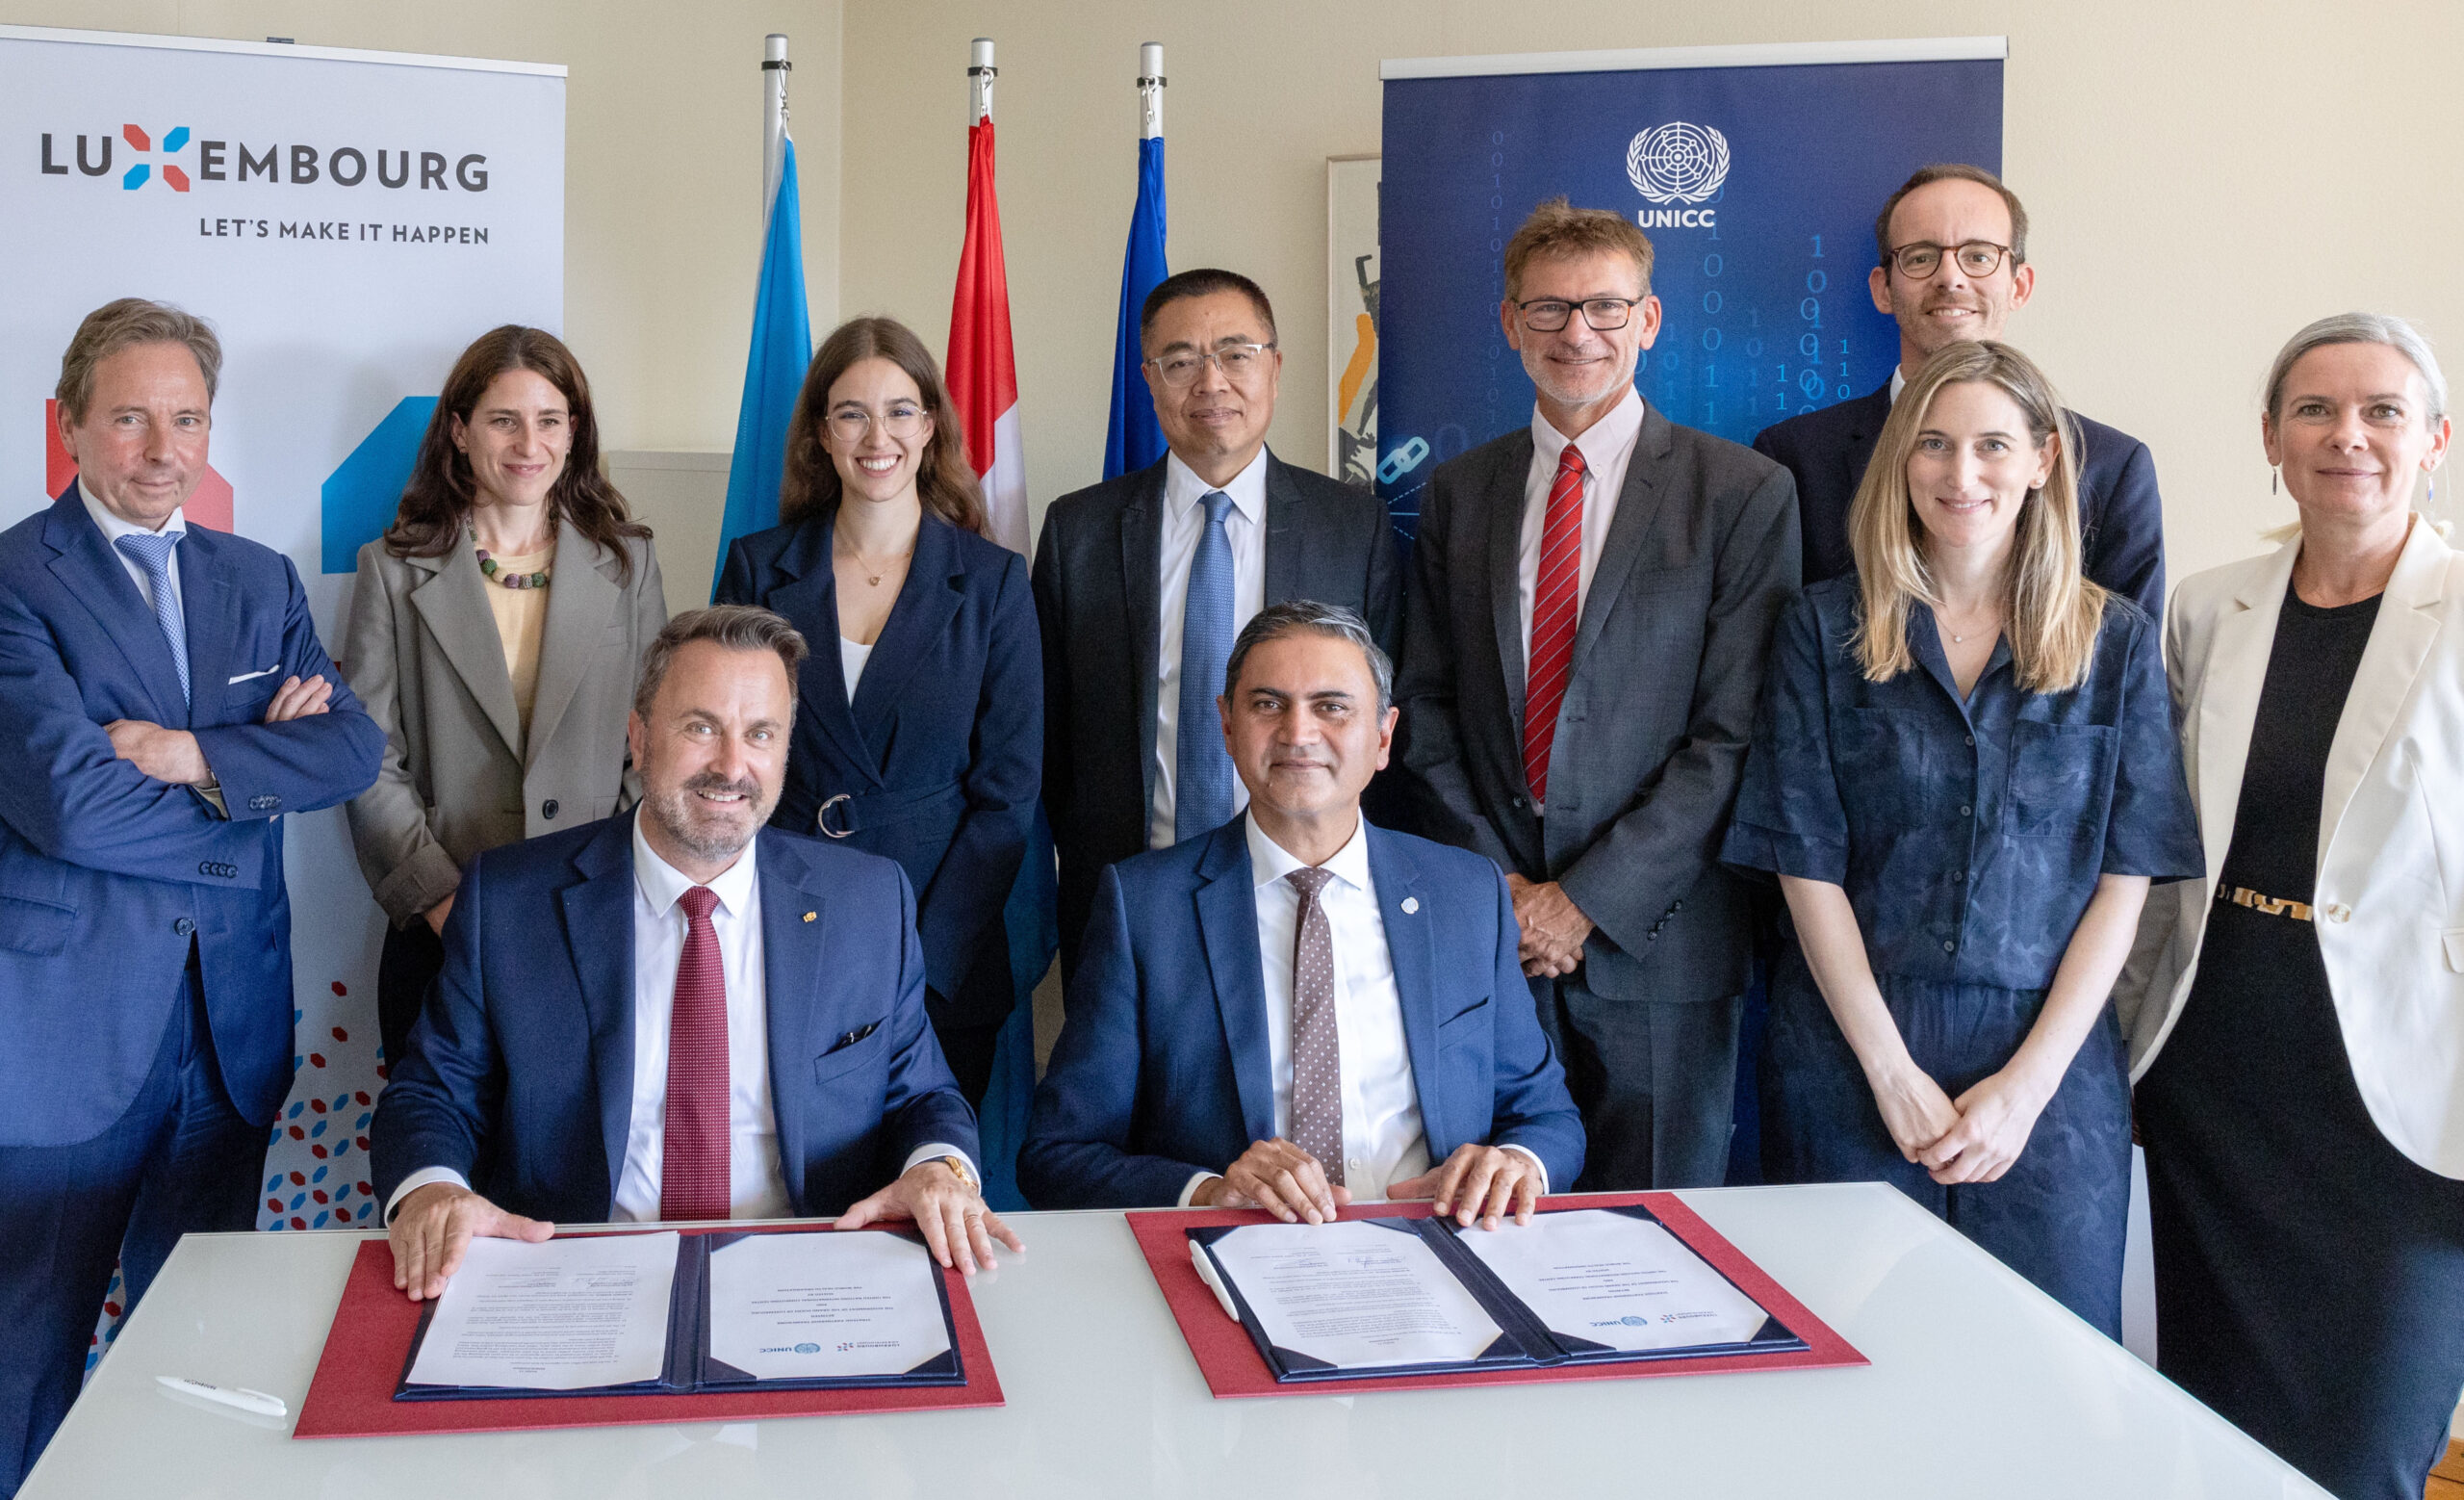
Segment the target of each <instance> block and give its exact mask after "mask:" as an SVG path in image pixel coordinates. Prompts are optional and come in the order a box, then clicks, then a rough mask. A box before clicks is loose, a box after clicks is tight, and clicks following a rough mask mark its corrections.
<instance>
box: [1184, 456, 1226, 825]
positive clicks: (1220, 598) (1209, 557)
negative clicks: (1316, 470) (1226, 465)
mask: <svg viewBox="0 0 2464 1500" xmlns="http://www.w3.org/2000/svg"><path fill="white" fill-rule="evenodd" d="M1199 504H1203V505H1205V506H1206V531H1205V533H1204V534H1203V535H1201V536H1199V537H1198V539H1197V556H1195V557H1193V558H1192V559H1191V560H1190V594H1189V600H1188V602H1187V603H1186V604H1185V605H1184V606H1183V607H1182V609H1181V707H1180V717H1179V718H1178V719H1177V720H1175V721H1174V728H1173V737H1174V740H1175V743H1174V745H1173V747H1172V748H1173V761H1174V766H1173V780H1172V837H1173V839H1175V840H1189V839H1194V838H1196V837H1197V836H1198V835H1200V834H1203V833H1211V832H1213V831H1214V830H1216V829H1218V828H1220V827H1222V826H1223V825H1224V824H1225V823H1228V822H1230V821H1231V820H1232V757H1231V756H1230V755H1229V754H1228V753H1226V752H1225V750H1224V748H1223V735H1222V733H1221V730H1220V728H1219V724H1220V720H1219V717H1218V715H1217V713H1216V709H1215V700H1216V699H1217V698H1219V697H1220V696H1221V695H1222V693H1223V665H1224V662H1225V661H1226V660H1227V659H1230V657H1231V655H1232V538H1231V537H1230V536H1229V535H1227V534H1226V533H1225V532H1224V530H1223V518H1224V517H1225V516H1226V515H1228V514H1230V512H1231V509H1232V497H1231V496H1229V495H1226V494H1224V493H1223V492H1222V491H1221V490H1209V491H1207V492H1206V498H1205V499H1204V500H1203V501H1201V502H1199Z"/></svg>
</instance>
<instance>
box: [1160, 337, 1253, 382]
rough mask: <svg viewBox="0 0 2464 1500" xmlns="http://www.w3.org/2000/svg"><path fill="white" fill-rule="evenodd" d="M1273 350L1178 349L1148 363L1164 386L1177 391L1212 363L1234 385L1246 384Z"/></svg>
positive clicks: (1238, 347)
mask: <svg viewBox="0 0 2464 1500" xmlns="http://www.w3.org/2000/svg"><path fill="white" fill-rule="evenodd" d="M1273 351H1274V346H1273V345H1271V344H1225V345H1221V346H1219V347H1218V348H1216V349H1207V350H1204V351H1200V350H1198V349H1176V350H1174V351H1173V352H1171V353H1169V354H1162V355H1158V356H1157V357H1155V358H1153V359H1150V360H1148V361H1147V362H1146V363H1147V364H1148V365H1150V366H1152V367H1153V369H1154V371H1155V373H1156V374H1157V375H1162V376H1163V377H1164V383H1165V384H1166V385H1168V386H1172V387H1174V388H1175V389H1177V388H1179V387H1181V386H1184V385H1187V384H1189V383H1190V382H1191V381H1192V380H1194V379H1196V378H1197V373H1198V371H1199V370H1200V369H1201V368H1202V367H1204V366H1205V365H1206V364H1208V363H1209V362H1212V363H1213V364H1214V366H1215V368H1216V369H1218V370H1220V371H1222V372H1223V378H1225V379H1226V380H1229V381H1231V382H1232V383H1233V384H1234V385H1245V384H1247V383H1248V381H1249V379H1250V378H1251V377H1252V376H1254V375H1256V374H1257V373H1258V372H1259V371H1260V370H1263V369H1265V368H1266V359H1267V355H1269V354H1270V353H1272V352H1273Z"/></svg>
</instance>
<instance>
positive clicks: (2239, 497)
mask: <svg viewBox="0 0 2464 1500" xmlns="http://www.w3.org/2000/svg"><path fill="white" fill-rule="evenodd" d="M977 35H988V36H991V37H993V38H995V39H997V40H998V41H999V43H1000V49H1001V55H1000V62H1001V83H1000V93H999V95H998V99H997V110H996V118H997V119H998V121H999V123H1000V129H1001V150H1002V160H1001V191H1002V211H1003V216H1004V228H1005V230H1006V233H1007V249H1008V253H1009V266H1010V278H1011V294H1012V298H1013V302H1012V310H1013V316H1014V320H1015V323H1016V331H1017V340H1018V351H1019V360H1020V365H1019V372H1018V381H1019V388H1020V402H1021V405H1022V407H1023V416H1024V420H1025V436H1026V450H1027V473H1028V479H1029V486H1030V493H1031V494H1032V496H1033V498H1034V501H1035V503H1036V504H1037V506H1038V509H1039V513H1040V507H1041V505H1042V504H1043V503H1044V502H1046V501H1048V500H1050V499H1051V498H1052V497H1053V496H1054V495H1056V494H1060V493H1063V492H1065V491H1066V490H1068V489H1070V488H1073V487H1075V486H1077V485H1080V484H1084V483H1088V482H1090V481H1091V480H1093V479H1094V478H1096V477H1097V474H1098V470H1099V468H1100V460H1101V456H1102V451H1103V436H1104V417H1105V407H1104V392H1105V381H1106V378H1107V376H1108V373H1109V371H1110V368H1111V357H1112V355H1111V349H1112V337H1113V319H1114V306H1115V302H1116V299H1117V297H1118V295H1119V275H1120V258H1121V243H1122V239H1123V236H1124V234H1125V232H1126V229H1127V226H1128V217H1129V206H1130V200H1131V196H1132V194H1133V193H1134V190H1135V185H1134V183H1133V181H1132V163H1133V145H1132V139H1131V138H1132V136H1133V134H1134V131H1135V123H1136V114H1135V95H1134V91H1133V89H1132V85H1131V79H1132V77H1133V75H1134V74H1135V72H1136V62H1137V50H1136V49H1137V44H1138V43H1139V42H1140V41H1142V40H1153V41H1161V42H1163V43H1165V45H1166V49H1167V51H1166V63H1167V66H1166V72H1167V74H1168V76H1169V78H1170V80H1171V83H1170V87H1169V88H1168V90H1167V92H1166V105H1165V125H1166V131H1165V134H1166V139H1167V141H1168V142H1169V145H1168V195H1169V199H1170V207H1171V262H1172V264H1173V265H1174V266H1176V267H1190V266H1197V265H1204V264H1208V263H1210V262H1213V263H1220V264H1225V265H1230V266H1233V267H1236V268H1239V269H1242V270H1245V271H1247V272H1250V273H1252V274H1254V275H1256V276H1258V278H1259V279H1260V280H1261V281H1263V282H1264V283H1265V284H1266V286H1267V289H1268V291H1269V293H1270V295H1271V296H1272V297H1274V298H1275V300H1276V303H1277V306H1278V310H1279V311H1280V312H1281V314H1282V327H1281V330H1280V331H1281V335H1282V340H1283V346H1284V349H1285V351H1286V362H1285V365H1284V375H1283V394H1282V401H1281V403H1280V405H1279V407H1278V413H1277V418H1276V423H1275V427H1274V431H1273V434H1272V441H1273V443H1274V445H1275V447H1276V448H1277V449H1278V450H1280V451H1281V452H1282V453H1285V454H1286V455H1287V456H1290V457H1292V458H1294V459H1296V460H1297V461H1299V462H1302V463H1305V464H1309V465H1311V466H1313V467H1315V466H1317V465H1319V464H1320V463H1322V459H1323V454H1324V453H1325V418H1324V416H1323V407H1324V403H1325V395H1324V385H1325V376H1324V374H1323V372H1324V369H1325V350H1324V341H1325V332H1324V314H1323V312H1322V308H1323V306H1324V297H1325V290H1324V285H1325V272H1324V269H1323V268H1324V261H1325V198H1324V192H1325V190H1324V159H1325V158H1326V157H1328V156H1330V155H1339V154H1344V153H1348V152H1363V151H1375V150H1376V149H1377V148H1378V112H1379V87H1378V81H1377V65H1378V61H1379V60H1380V59H1381V58H1384V57H1390V56H1391V57H1416V56H1438V55H1448V54H1467V53H1485V52H1517V51H1543V50H1558V49H1576V48H1590V47H1644V46H1683V45H1696V44H1705V43H1719V42H1748V41H1803V40H1829V39H1861V38H1892V37H1937V36H1977V35H2008V36H2009V38H2010V39H2011V58H2010V63H2009V66H2008V71H2007V74H2006V79H2007V95H2006V98H2007V113H2006V116H2005V129H2004V164H2005V168H2006V170H2007V174H2008V176H2009V178H2010V180H2011V182H2012V183H2013V184H2014V186H2015V187H2016V188H2017V189H2018V191H2019V192H2020V193H2021V194H2023V195H2024V196H2025V197H2026V199H2027V201H2028V205H2029V210H2030V214H2031V216H2032V217H2033V218H2034V220H2035V221H2036V229H2035V235H2034V239H2033V241H2032V246H2031V248H2032V251H2033V256H2034V259H2035V261H2036V263H2037V265H2038V267H2039V281H2038V293H2037V297H2036V300H2035V302H2034V303H2033V304H2032V305H2031V306H2030V307H2029V308H2028V309H2027V310H2026V311H2025V312H2024V313H2022V314H2021V315H2020V318H2019V319H2018V321H2016V322H2015V323H2014V325H2013V337H2014V338H2015V341H2017V342H2019V343H2021V344H2022V345H2024V346H2026V347H2027V348H2028V349H2030V350H2031V351H2032V352H2034V353H2036V354H2038V355H2039V356H2040V358H2041V359H2042V360H2043V361H2044V363H2045V364H2046V365H2047V367H2048V368H2049V369H2050V370H2051V371H2052V373H2053V375H2054V377H2055V379H2056V380H2057V381H2058V382H2059V383H2060V384H2061V385H2062V386H2063V388H2064V390H2065V393H2066V395H2067V397H2068V398H2069V399H2070V401H2071V403H2072V404H2073V405H2075V406H2077V407H2078V408H2079V409H2080V410H2082V411H2085V412H2087V413H2089V414H2091V415H2092V416H2095V417H2097V418H2099V419H2101V420H2104V421H2107V422H2110V423H2113V424H2114V425H2116V426H2117V427H2122V428H2124V429H2125V430H2128V431H2130V432H2133V433H2135V434H2137V435H2138V436H2140V437H2142V438H2144V439H2145V440H2146V441H2147V442H2148V443H2149V445H2150V446H2151V447H2152V448H2153V449H2154V451H2155V453H2156V459H2157V465H2158V469H2159V473H2160V477H2161V479H2162V481H2163V484H2164V488H2165V494H2166V500H2167V508H2168V514H2169V527H2168V532H2169V537H2168V540H2169V550H2170V555H2171V561H2172V565H2173V568H2174V572H2175V575H2176V576H2177V577H2178V576H2179V575H2180V574H2181V573H2183V572H2185V571H2188V570H2191V569H2195V568H2199V567H2205V566H2209V565H2211V564H2214V563H2218V562H2221V561H2225V560H2228V559H2230V558H2232V557H2235V556H2242V555H2245V554H2247V553H2250V552H2252V551H2255V550H2257V547H2258V545H2259V544H2258V542H2257V541H2256V537H2255V533H2256V531H2257V530H2258V529H2259V528H2261V527H2262V526H2265V525H2270V524H2273V523H2275V522H2277V521H2281V520H2286V519H2290V518H2291V515H2292V509H2291V505H2290V504H2289V503H2286V502H2283V501H2271V499H2270V497H2269V495H2268V474H2267V469H2266V466H2265V463H2264V461H2263V460H2262V459H2261V457H2260V456H2259V452H2258V444H2257V439H2256V404H2257V400H2258V387H2259V384H2260V381H2261V378H2262V376H2263V375H2264V372H2265V369H2266V366H2267V362H2268V360H2269V358H2270V357H2271V355H2272V354H2273V352H2274V350H2275V349H2276V347H2277V346H2278V345H2279V344H2280V343H2281V342H2282V340H2283V339H2284V338H2285V337H2286V336H2287V335H2288V334H2290V333H2291V332H2292V331H2293V330H2294V329H2295V328H2296V327H2297V326H2298V325H2299V324H2301V323H2304V322H2307V321H2308V320H2309V319H2311V318H2313V317H2316V316H2319V315H2321V314H2323V313H2328V312H2335V311H2340V310H2343V309H2346V308H2348V307H2368V308H2373V309H2376V310H2382V311H2388V312H2398V313H2402V314H2405V315H2407V316H2409V317H2413V318H2416V319H2418V320H2419V321H2420V322H2421V323H2423V324H2424V326H2425V328H2426V329H2427V330H2428V332H2429V333H2430V335H2431V337H2432V338H2433V339H2438V338H2441V337H2442V336H2443V337H2444V338H2445V339H2446V340H2447V341H2448V346H2449V347H2448V353H2449V356H2450V358H2451V360H2453V361H2454V362H2455V364H2456V366H2457V374H2458V376H2459V381H2460V382H2464V289H2459V286H2458V283H2457V279H2456V278H2455V276H2454V275H2453V274H2452V273H2451V269H2450V265H2449V262H2450V260H2451V253H2452V251H2451V247H2452V246H2453V245H2454V244H2455V242H2456V240H2457V238H2458V233H2459V230H2464V203H2459V199H2458V196H2457V194H2456V193H2455V191H2454V188H2453V174H2452V171H2451V165H2450V163H2451V157H2452V156H2453V154H2454V150H2455V147H2456V144H2457V129H2456V126H2455V124H2454V123H2453V119H2454V107H2453V99H2454V94H2455V91H2454V88H2453V75H2454V70H2455V62H2454V60H2455V59H2456V58H2457V57H2458V56H2460V55H2464V6H2455V5H2452V4H2449V3H2446V0H2409V3H2396V4H2390V5H2385V6H2378V7H2367V8H2365V7H2329V8H2326V9H2324V10H2322V9H2320V8H2318V7H2316V6H2308V5H2296V4H2292V3H2287V0H2247V3H2235V4H2230V5H2226V4H2221V3H2215V0H2210V3H2204V4H2183V3H2156V4H2150V3H2147V0H2064V3H2050V0H2035V3H2032V4H2015V3H2009V0H1960V3H1956V4H1953V3H1942V0H1794V3H1773V4H1755V5H1744V4H1735V5H1727V6H1700V5H1679V4H1671V3H1667V0H1642V3H1636V0H1547V3H1545V4H1542V5H1511V4H1499V3H1496V0H1350V3H1347V4H1342V5H1334V4H1327V3H1324V0H1252V3H1250V4H1246V5H1242V6H1236V7H1229V8H1212V9H1208V10H1204V11H1201V10H1200V9H1199V8H1197V7H1193V6H1168V7H1167V6H1159V5H1154V4H1145V3H1138V0H1071V3H1069V4H1067V5H1061V4H1056V3H1052V0H967V3H964V4H958V3H953V0H899V3H897V4H889V3H881V0H874V3H866V0H857V3H855V4H851V5H849V6H848V8H847V13H846V33H845V36H846V54H845V56H846V73H845V115H844V121H845V145H844V152H843V160H844V163H845V167H844V193H845V197H844V200H843V202H844V219H843V221H842V226H841V238H840V247H839V254H840V269H841V280H840V283H839V297H840V304H841V305H842V306H843V307H844V308H845V309H847V310H848V311H849V312H851V313H852V312H856V311H873V310H880V311H887V312H892V313H895V314H897V315H898V316H900V317H902V318H905V319H908V320H909V321H910V322H911V323H914V325H915V326H916V328H917V329H918V330H919V331H920V332H922V333H923V334H924V335H925V338H926V340H927V342H928V343H931V344H932V345H934V346H935V347H936V348H937V347H939V346H940V344H941V343H942V341H943V340H944V339H945V338H946V330H947V323H948V308H949V300H950V286H951V279H952V276H953V274H954V272H955V268H956V265H957V260H958V242H959V231H960V225H961V221H962V218H963V212H964V198H965V157H964V149H963V136H962V131H961V126H962V124H963V116H964V106H965V98H966V95H965V81H964V73H963V69H964V66H965V60H966V43H967V39H969V38H970V37H973V36H977ZM2458 482H2459V483H2464V473H2459V475H2458ZM2444 488H2445V487H2444V486H2442V490H2444ZM2447 501H2448V497H2447V495H2446V494H2445V493H2442V494H2441V496H2440V498H2439V504H2438V506H2437V509H2438V510H2439V511H2440V512H2442V513H2445V514H2449V515H2452V514H2456V513H2457V511H2456V510H2455V509H2453V508H2451V506H2450V505H2449V504H2448V503H2447Z"/></svg>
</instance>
